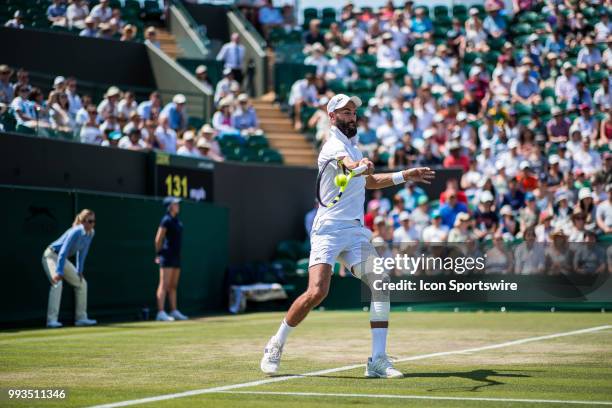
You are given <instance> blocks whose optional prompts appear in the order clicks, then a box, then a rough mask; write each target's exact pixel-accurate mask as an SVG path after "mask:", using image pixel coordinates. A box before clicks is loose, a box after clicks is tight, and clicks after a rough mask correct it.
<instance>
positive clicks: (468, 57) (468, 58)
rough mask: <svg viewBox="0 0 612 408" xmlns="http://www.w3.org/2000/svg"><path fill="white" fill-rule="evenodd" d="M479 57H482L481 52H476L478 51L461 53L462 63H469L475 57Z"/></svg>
mask: <svg viewBox="0 0 612 408" xmlns="http://www.w3.org/2000/svg"><path fill="white" fill-rule="evenodd" d="M480 57H482V54H481V53H478V52H466V53H465V54H464V55H463V63H464V64H465V65H471V64H472V63H473V62H474V60H475V59H476V58H480Z"/></svg>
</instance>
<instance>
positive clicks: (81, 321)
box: [74, 317, 98, 327]
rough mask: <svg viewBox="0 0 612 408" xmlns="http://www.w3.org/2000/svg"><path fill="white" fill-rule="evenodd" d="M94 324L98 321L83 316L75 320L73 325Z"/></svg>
mask: <svg viewBox="0 0 612 408" xmlns="http://www.w3.org/2000/svg"><path fill="white" fill-rule="evenodd" d="M96 324H98V321H97V320H96V319H90V318H88V317H85V318H83V319H79V320H77V321H76V322H74V325H75V326H79V327H82V326H95V325H96Z"/></svg>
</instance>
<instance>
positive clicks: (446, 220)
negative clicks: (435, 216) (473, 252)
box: [440, 191, 468, 229]
mask: <svg viewBox="0 0 612 408" xmlns="http://www.w3.org/2000/svg"><path fill="white" fill-rule="evenodd" d="M461 212H464V213H467V212H468V208H467V205H465V204H464V203H462V202H461V201H457V192H456V191H449V193H448V194H447V196H446V202H445V203H444V205H443V206H441V207H440V216H441V217H442V224H443V225H446V226H447V227H448V228H449V229H450V228H453V227H454V226H455V217H457V214H459V213H461Z"/></svg>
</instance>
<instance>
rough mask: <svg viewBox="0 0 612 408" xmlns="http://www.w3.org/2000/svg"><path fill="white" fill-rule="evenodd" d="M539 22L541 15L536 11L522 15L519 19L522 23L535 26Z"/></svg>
mask: <svg viewBox="0 0 612 408" xmlns="http://www.w3.org/2000/svg"><path fill="white" fill-rule="evenodd" d="M539 20H540V15H539V14H538V13H536V12H534V11H528V12H526V13H523V14H521V15H520V17H519V22H520V23H529V24H533V23H535V22H537V21H539Z"/></svg>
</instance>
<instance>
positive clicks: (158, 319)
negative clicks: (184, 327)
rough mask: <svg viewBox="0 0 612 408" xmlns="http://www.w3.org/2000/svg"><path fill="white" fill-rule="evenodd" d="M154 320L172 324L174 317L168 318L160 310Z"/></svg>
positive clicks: (166, 314)
mask: <svg viewBox="0 0 612 408" xmlns="http://www.w3.org/2000/svg"><path fill="white" fill-rule="evenodd" d="M155 320H157V321H160V322H173V321H174V317H172V316H168V313H166V312H165V311H164V310H162V311H160V312H158V313H157V317H156V318H155Z"/></svg>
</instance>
